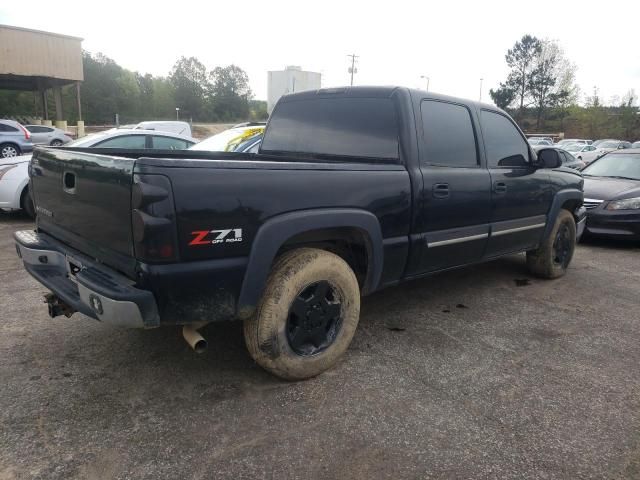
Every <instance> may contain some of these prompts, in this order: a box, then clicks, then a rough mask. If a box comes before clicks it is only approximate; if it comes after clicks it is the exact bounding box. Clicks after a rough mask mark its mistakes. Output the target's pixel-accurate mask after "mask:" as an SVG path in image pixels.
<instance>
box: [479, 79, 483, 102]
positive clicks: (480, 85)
mask: <svg viewBox="0 0 640 480" xmlns="http://www.w3.org/2000/svg"><path fill="white" fill-rule="evenodd" d="M482 80H483V79H482V78H481V79H480V99H479V100H478V101H479V102H481V101H482Z"/></svg>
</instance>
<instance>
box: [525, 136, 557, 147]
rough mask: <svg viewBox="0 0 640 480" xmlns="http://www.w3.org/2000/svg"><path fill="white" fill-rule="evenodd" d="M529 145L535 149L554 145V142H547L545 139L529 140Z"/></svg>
mask: <svg viewBox="0 0 640 480" xmlns="http://www.w3.org/2000/svg"><path fill="white" fill-rule="evenodd" d="M529 144H530V145H532V146H534V147H535V146H538V145H546V146H551V145H553V142H551V141H549V140H545V139H544V138H529Z"/></svg>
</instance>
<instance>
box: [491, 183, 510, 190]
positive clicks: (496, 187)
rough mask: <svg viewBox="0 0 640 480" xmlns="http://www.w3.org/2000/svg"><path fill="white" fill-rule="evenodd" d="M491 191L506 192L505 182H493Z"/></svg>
mask: <svg viewBox="0 0 640 480" xmlns="http://www.w3.org/2000/svg"><path fill="white" fill-rule="evenodd" d="M493 191H494V192H495V193H507V184H506V183H504V182H494V184H493Z"/></svg>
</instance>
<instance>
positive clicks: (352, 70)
mask: <svg viewBox="0 0 640 480" xmlns="http://www.w3.org/2000/svg"><path fill="white" fill-rule="evenodd" d="M347 57H351V67H350V68H349V73H350V74H351V86H352V87H353V74H354V73H358V69H357V68H356V59H358V58H360V56H359V55H356V54H355V53H352V54H351V55H347Z"/></svg>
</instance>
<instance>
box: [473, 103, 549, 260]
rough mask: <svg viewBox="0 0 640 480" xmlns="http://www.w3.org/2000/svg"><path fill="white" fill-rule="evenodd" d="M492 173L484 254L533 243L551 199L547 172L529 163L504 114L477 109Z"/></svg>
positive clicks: (527, 151) (516, 132)
mask: <svg viewBox="0 0 640 480" xmlns="http://www.w3.org/2000/svg"><path fill="white" fill-rule="evenodd" d="M480 125H481V128H482V136H483V140H484V148H485V156H486V159H487V166H488V168H489V173H490V175H491V237H490V239H489V244H488V246H487V252H486V256H487V257H493V256H498V255H502V254H505V253H509V252H516V251H522V250H525V249H527V248H529V247H533V246H535V245H536V244H537V243H538V241H539V240H540V237H541V235H542V232H543V231H544V227H545V224H546V214H547V212H548V210H549V207H550V203H551V190H550V183H549V174H548V173H547V171H546V170H544V169H536V168H535V167H534V166H533V164H532V158H531V153H530V149H529V145H528V144H527V141H526V140H525V138H524V136H523V135H522V133H521V132H520V130H519V129H518V128H517V127H516V126H515V124H514V123H513V121H512V120H511V119H510V118H509V117H507V116H506V115H504V114H502V113H500V112H496V111H491V110H485V109H483V110H481V111H480Z"/></svg>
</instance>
